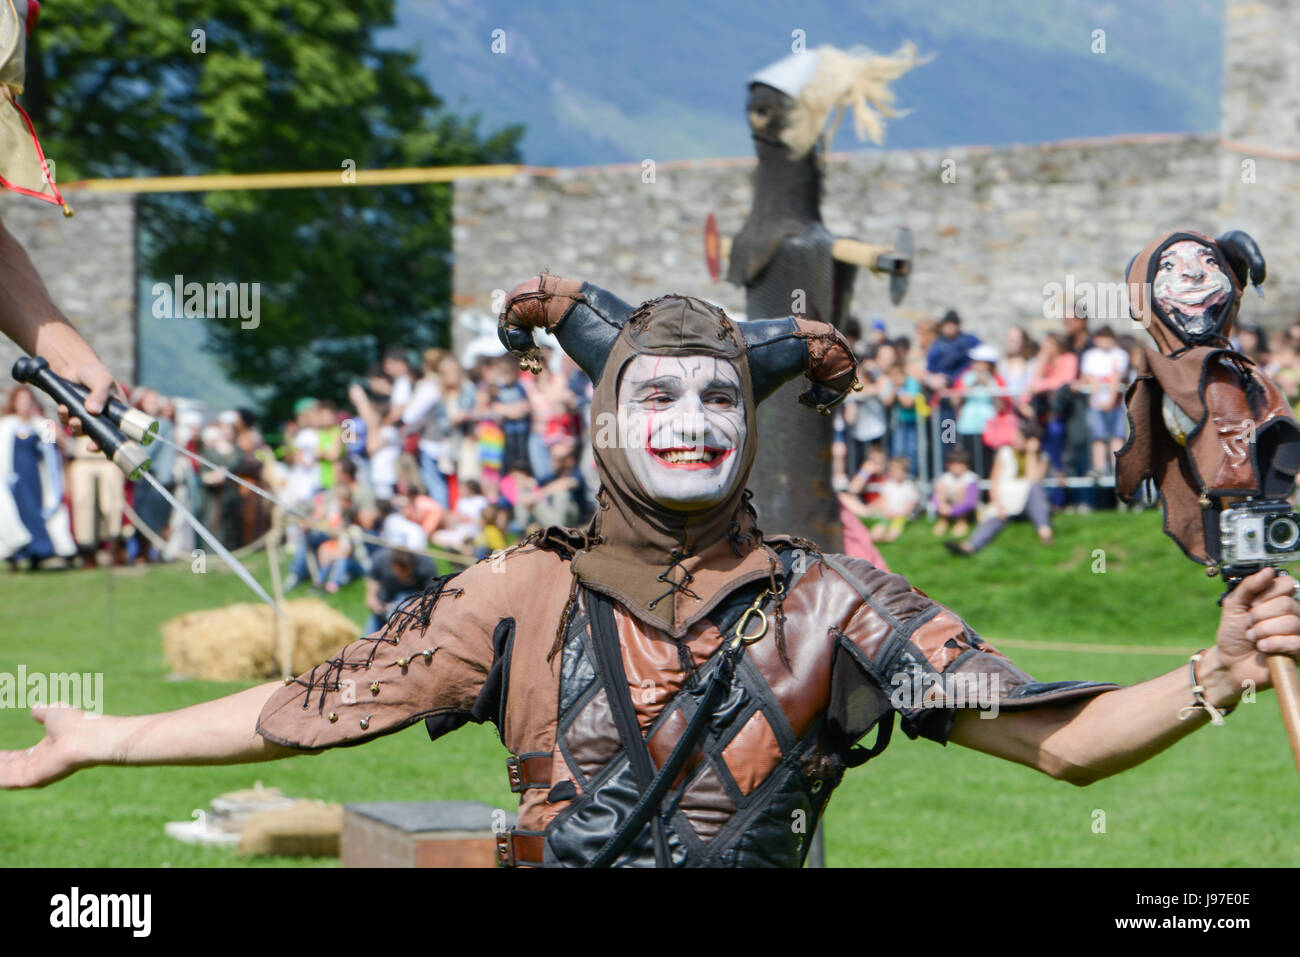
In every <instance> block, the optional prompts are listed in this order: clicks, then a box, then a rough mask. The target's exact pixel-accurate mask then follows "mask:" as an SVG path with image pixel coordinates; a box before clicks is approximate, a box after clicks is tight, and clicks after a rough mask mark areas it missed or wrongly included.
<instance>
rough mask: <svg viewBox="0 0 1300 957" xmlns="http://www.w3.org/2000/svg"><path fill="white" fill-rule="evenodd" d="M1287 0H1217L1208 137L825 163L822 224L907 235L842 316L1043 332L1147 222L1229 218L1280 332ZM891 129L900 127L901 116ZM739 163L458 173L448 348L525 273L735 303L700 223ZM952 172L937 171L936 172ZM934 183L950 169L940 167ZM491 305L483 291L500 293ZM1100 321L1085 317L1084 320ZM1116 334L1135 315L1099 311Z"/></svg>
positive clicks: (1290, 311)
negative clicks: (482, 176)
mask: <svg viewBox="0 0 1300 957" xmlns="http://www.w3.org/2000/svg"><path fill="white" fill-rule="evenodd" d="M1297 37H1300V4H1297V3H1292V2H1291V0H1271V2H1257V0H1230V2H1229V3H1228V6H1227V13H1226V17H1225V44H1224V53H1225V69H1224V91H1223V129H1222V130H1221V132H1220V134H1219V135H1214V134H1209V135H1177V134H1173V135H1135V136H1122V137H1111V138H1103V139H1096V140H1087V141H1084V140H1080V141H1072V142H1060V143H1048V144H1039V145H1027V146H1015V147H1008V148H997V149H991V148H984V147H963V148H953V149H938V150H915V151H910V150H909V151H899V150H887V149H886V150H862V151H859V152H854V153H851V154H843V155H835V156H831V157H830V158H829V159H828V163H827V177H826V190H825V199H824V201H823V204H822V215H823V218H824V219H825V221H826V224H827V226H828V227H829V228H830V229H831V231H832V232H834V233H835V234H837V235H842V236H849V237H853V238H856V239H861V240H864V241H867V242H873V243H885V242H889V241H891V240H892V239H893V237H894V235H895V234H896V231H897V229H898V227H900V226H908V227H910V228H911V229H912V231H913V234H914V237H915V242H916V259H915V271H914V274H913V278H912V285H911V288H910V290H909V293H908V295H907V297H906V299H905V300H904V301H903V302H902V303H901V304H900V305H899V306H893V305H891V304H890V302H889V297H888V292H887V285H886V282H885V281H884V280H883V279H880V278H877V277H873V276H871V275H869V274H866V273H865V272H861V271H860V274H859V277H858V281H857V286H856V289H855V294H854V301H853V306H854V309H853V311H854V312H855V313H856V314H857V315H858V316H860V317H862V318H864V319H867V318H870V317H874V316H880V317H883V318H884V319H885V320H886V322H887V323H888V326H889V329H890V332H891V333H892V334H903V333H906V332H908V330H909V329H910V328H911V327H912V324H913V323H914V322H915V321H916V320H919V319H923V318H937V317H938V316H939V315H941V314H942V313H943V312H944V311H945V310H947V309H949V308H955V309H957V310H958V312H960V313H961V315H962V316H963V317H964V318H965V320H966V321H967V326H968V328H970V329H971V330H972V331H974V332H976V333H977V334H979V335H981V336H982V337H984V338H988V339H991V340H993V341H995V342H999V343H1000V342H1001V337H1002V335H1003V332H1004V330H1005V328H1006V327H1007V326H1009V325H1011V324H1021V325H1024V326H1026V327H1028V328H1030V329H1031V331H1035V332H1043V331H1047V330H1050V329H1056V328H1059V323H1057V322H1056V321H1055V320H1054V319H1051V318H1048V315H1047V314H1045V308H1044V307H1045V302H1046V299H1047V293H1046V290H1047V289H1048V288H1049V287H1050V286H1051V285H1052V284H1059V285H1060V286H1061V287H1067V288H1068V287H1069V286H1071V285H1073V287H1074V288H1075V290H1076V291H1078V290H1080V289H1083V288H1084V287H1083V285H1082V284H1085V283H1094V284H1101V283H1110V284H1114V283H1119V282H1122V281H1123V278H1124V271H1125V268H1126V266H1127V264H1128V262H1129V259H1130V258H1131V257H1132V256H1133V254H1134V253H1136V252H1137V251H1138V250H1139V249H1140V248H1142V247H1143V246H1144V245H1146V243H1147V242H1148V241H1150V240H1151V239H1152V238H1154V237H1155V236H1156V235H1157V234H1158V233H1160V232H1163V231H1165V230H1168V229H1173V228H1178V227H1183V228H1193V229H1197V230H1200V231H1204V232H1209V233H1211V234H1212V235H1217V234H1219V233H1220V232H1223V231H1225V230H1227V229H1231V228H1243V229H1246V230H1247V231H1249V232H1251V233H1252V234H1253V235H1254V236H1255V237H1256V239H1257V240H1258V241H1259V243H1260V246H1261V248H1262V249H1263V251H1264V253H1265V255H1266V257H1267V258H1268V261H1269V278H1268V282H1267V283H1266V286H1265V289H1266V294H1267V298H1266V299H1265V300H1264V301H1256V300H1255V297H1254V296H1251V297H1249V298H1248V299H1247V301H1246V303H1245V305H1244V307H1243V313H1242V318H1243V319H1244V320H1248V321H1255V322H1261V323H1263V324H1265V325H1266V326H1270V327H1278V326H1281V325H1284V324H1286V323H1289V322H1291V321H1293V320H1295V319H1296V318H1297V316H1300V48H1298V45H1300V40H1297ZM899 122H906V120H905V119H904V120H900V121H899ZM753 169H754V162H753V160H752V159H748V158H741V159H736V160H728V161H711V162H709V161H706V162H696V163H674V164H660V165H659V166H658V168H657V169H655V170H654V177H653V181H652V182H647V180H648V179H649V177H648V176H646V175H645V171H643V169H642V167H641V166H639V165H636V166H622V167H597V168H587V169H561V170H542V171H536V172H535V173H531V174H521V175H519V176H516V177H514V178H513V179H507V180H465V181H459V182H457V183H456V184H455V200H454V223H455V225H454V227H453V229H454V244H455V267H454V268H455V276H454V294H455V307H456V313H457V316H458V320H460V321H459V322H458V329H457V333H458V334H459V336H460V338H461V340H462V341H463V338H464V335H465V333H464V328H465V327H468V326H469V325H472V324H473V323H474V321H475V320H477V322H478V324H479V326H480V327H485V326H486V320H487V319H488V317H490V316H491V315H492V314H493V313H494V311H495V309H494V303H493V294H494V293H498V294H499V292H500V291H501V290H504V289H508V288H509V287H510V286H512V285H513V284H514V283H516V282H519V281H520V280H522V279H524V278H526V277H527V276H528V275H530V274H531V273H534V272H536V271H537V270H538V269H541V268H547V269H550V270H551V271H552V272H554V273H557V274H560V275H568V276H576V277H580V278H583V279H587V280H590V281H592V282H595V283H597V284H598V285H601V286H605V287H607V288H609V289H611V290H612V291H614V292H616V293H618V294H619V295H621V296H623V297H624V298H627V299H630V300H632V301H641V300H643V299H646V298H649V297H651V296H654V295H660V294H663V293H665V292H678V293H685V294H689V295H696V296H701V297H704V298H707V299H711V300H713V301H715V302H717V303H719V304H720V305H722V306H723V307H724V308H727V309H728V310H735V311H737V312H739V311H740V310H741V308H742V306H743V302H744V297H743V293H742V290H740V289H739V288H737V287H735V286H731V285H730V284H728V283H726V282H725V281H720V282H716V283H715V282H712V281H711V280H710V279H709V277H708V274H707V271H706V269H705V264H704V253H703V230H704V222H705V218H706V216H707V214H708V213H710V212H713V213H714V214H715V215H716V216H717V218H718V224H719V228H720V231H721V233H722V234H723V235H724V236H733V235H735V233H736V232H737V231H738V230H739V228H740V226H741V224H742V223H743V221H744V218H745V216H746V214H747V212H748V209H749V204H750V201H751V195H752V194H751V180H752V175H753ZM945 169H947V170H948V171H950V173H955V181H945V179H944V177H943V175H942V174H943V172H944V170H945ZM947 179H948V180H952V179H953V177H952V176H951V175H950V176H949V177H947ZM498 304H499V303H498ZM1095 314H1096V313H1095V312H1094V315H1095ZM1110 318H1111V319H1112V320H1114V321H1113V323H1112V324H1114V325H1116V326H1117V328H1118V329H1119V331H1121V332H1123V331H1131V330H1133V326H1132V325H1131V323H1130V322H1129V320H1128V318H1127V316H1126V315H1124V314H1119V315H1117V316H1112V317H1110Z"/></svg>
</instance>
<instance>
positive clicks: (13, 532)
mask: <svg viewBox="0 0 1300 957" xmlns="http://www.w3.org/2000/svg"><path fill="white" fill-rule="evenodd" d="M54 438H55V434H54V421H53V420H52V419H43V417H42V416H41V409H40V406H39V405H37V403H36V397H35V395H34V394H33V393H32V390H31V389H29V388H28V387H27V386H25V385H19V386H15V387H14V388H13V389H12V390H11V391H10V393H9V398H8V401H7V402H6V403H5V408H4V412H3V413H2V414H0V558H7V559H8V560H9V564H10V566H11V567H12V568H14V569H16V568H17V567H18V562H20V561H23V560H26V561H27V562H29V563H30V567H31V568H33V569H35V568H37V567H38V566H39V564H40V563H41V562H43V561H45V560H46V559H47V558H53V557H54V556H56V555H57V556H61V557H65V558H66V557H70V556H72V555H75V554H76V553H77V548H76V545H75V544H74V543H73V540H72V531H71V529H70V528H69V527H68V511H67V509H66V508H64V507H63V470H62V461H61V458H60V454H59V447H58V443H57V442H54V441H46V440H47V439H48V440H52V439H54ZM109 467H110V468H112V469H113V471H115V472H116V471H117V469H116V468H115V467H114V466H112V465H110V466H109ZM118 476H119V477H120V476H121V473H120V472H118Z"/></svg>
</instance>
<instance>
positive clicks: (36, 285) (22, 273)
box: [0, 224, 85, 358]
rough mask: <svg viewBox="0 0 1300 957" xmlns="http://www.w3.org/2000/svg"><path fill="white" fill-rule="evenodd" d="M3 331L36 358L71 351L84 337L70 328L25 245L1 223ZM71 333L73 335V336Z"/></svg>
mask: <svg viewBox="0 0 1300 957" xmlns="http://www.w3.org/2000/svg"><path fill="white" fill-rule="evenodd" d="M0 330H3V331H4V332H5V333H6V334H7V335H8V336H9V337H10V338H11V339H13V341H14V342H16V343H18V345H19V346H20V347H21V348H22V349H24V350H25V351H26V352H30V353H32V354H33V355H36V354H41V355H46V356H47V358H48V357H49V353H50V351H51V350H67V349H70V348H72V347H73V346H74V340H75V342H80V343H81V345H82V346H85V343H84V341H82V340H81V336H79V335H77V332H76V330H75V329H73V328H72V326H70V325H68V323H67V321H66V320H65V319H64V318H63V314H62V313H61V312H59V310H58V307H57V306H55V305H54V302H53V301H52V300H51V299H50V294H49V292H48V291H47V290H46V288H45V283H43V282H41V277H40V275H39V274H37V272H36V267H35V266H33V265H32V261H31V258H30V257H29V256H28V255H27V251H26V250H25V249H23V247H22V244H21V243H19V242H18V240H16V239H14V237H13V235H12V234H11V233H10V232H9V231H8V230H7V229H5V228H4V225H3V224H0ZM69 334H70V335H69Z"/></svg>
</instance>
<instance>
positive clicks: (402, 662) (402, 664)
mask: <svg viewBox="0 0 1300 957" xmlns="http://www.w3.org/2000/svg"><path fill="white" fill-rule="evenodd" d="M410 663H411V659H410V658H398V659H397V667H399V668H405V667H406V666H407V665H409V664H410Z"/></svg>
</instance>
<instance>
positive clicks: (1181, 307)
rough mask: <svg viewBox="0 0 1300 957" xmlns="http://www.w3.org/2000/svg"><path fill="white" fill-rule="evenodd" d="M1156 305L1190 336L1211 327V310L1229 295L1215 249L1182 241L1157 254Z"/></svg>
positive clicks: (1225, 275) (1226, 279)
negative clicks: (1158, 256) (1158, 261)
mask: <svg viewBox="0 0 1300 957" xmlns="http://www.w3.org/2000/svg"><path fill="white" fill-rule="evenodd" d="M1152 292H1153V293H1154V296H1155V300H1156V304H1157V305H1159V306H1160V308H1161V309H1162V310H1163V311H1164V314H1165V315H1166V316H1168V317H1169V319H1170V320H1171V321H1172V322H1176V323H1178V324H1179V325H1180V326H1182V327H1183V328H1184V329H1185V330H1187V331H1188V332H1189V333H1191V334H1193V335H1199V334H1200V333H1203V332H1208V331H1209V330H1210V328H1211V327H1212V326H1213V325H1214V318H1213V317H1212V316H1211V315H1210V314H1209V313H1210V310H1211V309H1212V308H1213V307H1215V306H1217V305H1219V304H1220V303H1222V302H1223V301H1224V300H1225V299H1227V298H1228V295H1229V294H1230V293H1231V292H1232V281H1231V280H1230V279H1229V278H1228V276H1227V274H1226V273H1225V272H1224V271H1223V264H1222V263H1220V262H1219V257H1218V256H1216V255H1215V253H1214V250H1213V249H1210V248H1209V247H1208V246H1202V245H1201V244H1200V243H1198V242H1193V241H1192V240H1190V239H1185V240H1183V241H1182V242H1177V243H1174V244H1173V245H1172V246H1170V247H1169V248H1168V249H1166V250H1165V251H1164V252H1162V253H1161V254H1160V265H1159V266H1158V267H1157V268H1156V277H1155V281H1154V282H1153V283H1152Z"/></svg>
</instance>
